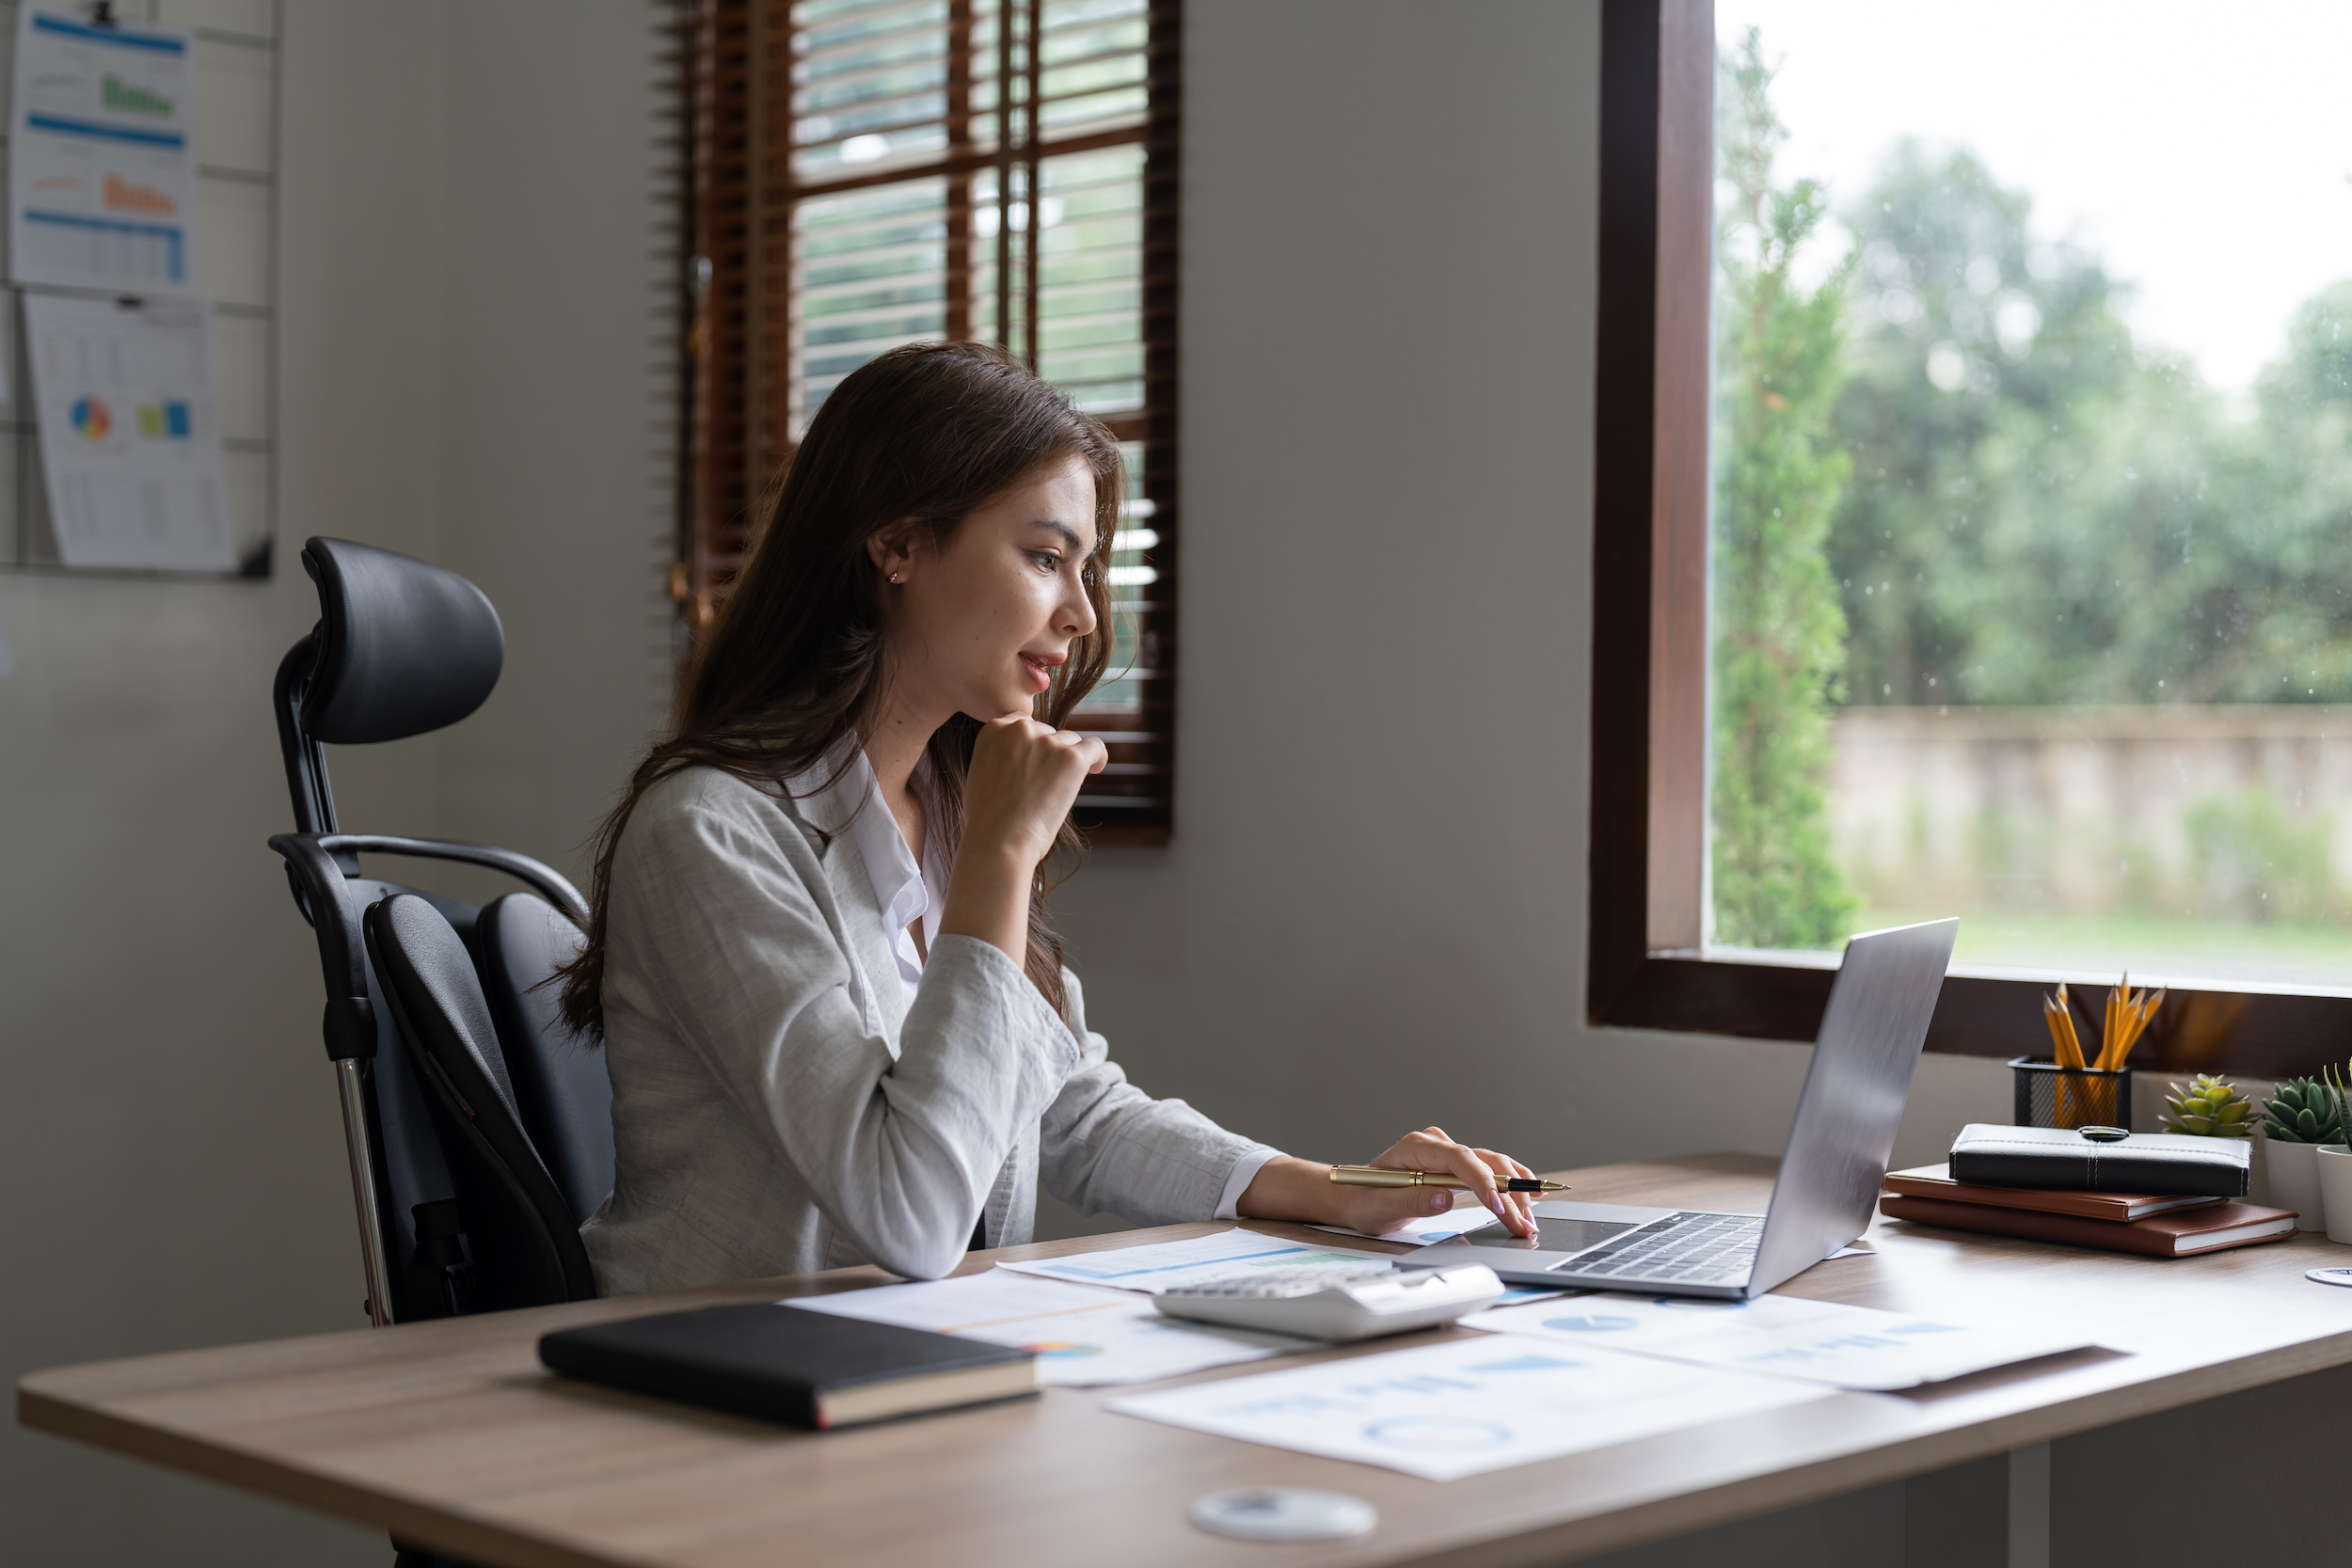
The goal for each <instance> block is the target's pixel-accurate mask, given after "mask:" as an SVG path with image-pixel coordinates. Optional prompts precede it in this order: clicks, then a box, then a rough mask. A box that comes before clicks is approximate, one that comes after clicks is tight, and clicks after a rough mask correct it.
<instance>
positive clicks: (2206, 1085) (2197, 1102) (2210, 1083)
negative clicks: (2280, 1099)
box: [2164, 1072, 2254, 1138]
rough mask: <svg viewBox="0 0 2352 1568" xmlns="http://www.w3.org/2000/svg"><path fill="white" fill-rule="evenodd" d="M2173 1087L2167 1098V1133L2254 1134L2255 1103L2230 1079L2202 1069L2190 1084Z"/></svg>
mask: <svg viewBox="0 0 2352 1568" xmlns="http://www.w3.org/2000/svg"><path fill="white" fill-rule="evenodd" d="M2169 1087H2170V1089H2171V1091H2172V1092H2171V1093H2169V1094H2168V1095H2166V1096H2165V1097H2164V1130H2165V1131H2166V1132H2184V1133H2187V1134H2189V1135H2191V1136H2193V1137H2199V1138H2250V1137H2252V1136H2253V1135H2254V1102H2253V1101H2250V1100H2249V1099H2247V1098H2246V1097H2245V1096H2244V1095H2242V1094H2240V1093H2238V1090H2237V1085H2235V1084H2233V1083H2231V1082H2230V1081H2229V1080H2228V1079H2227V1078H2221V1077H2217V1076H2216V1075H2214V1074H2213V1073H2210V1072H2201V1073H2199V1074H2198V1075H2197V1076H2196V1078H2195V1079H2194V1080H2193V1081H2191V1082H2190V1083H2187V1084H2185V1085H2184V1084H2173V1085H2169Z"/></svg>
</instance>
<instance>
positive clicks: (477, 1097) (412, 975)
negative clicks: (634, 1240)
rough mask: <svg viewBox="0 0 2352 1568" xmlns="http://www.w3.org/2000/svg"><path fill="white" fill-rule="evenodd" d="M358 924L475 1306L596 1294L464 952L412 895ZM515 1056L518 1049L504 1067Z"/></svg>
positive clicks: (576, 1222) (384, 903)
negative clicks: (467, 1263) (436, 1143)
mask: <svg viewBox="0 0 2352 1568" xmlns="http://www.w3.org/2000/svg"><path fill="white" fill-rule="evenodd" d="M501 902H504V900H501ZM534 902H535V900H534ZM546 907H547V906H545V905H544V904H543V905H541V906H540V908H542V909H545V908H546ZM549 912H550V913H551V912H553V911H549ZM484 913H485V915H486V914H487V913H488V911H484ZM361 925H362V927H363V929H364V931H365V933H366V937H367V944H368V958H369V960H370V961H371V962H373V964H374V966H375V973H376V976H377V978H378V980H380V981H381V982H382V984H383V988H384V999H385V1000H386V1001H387V1002H389V1003H390V1004H391V1009H392V1017H393V1020H394V1021H395V1022H397V1023H398V1024H399V1026H400V1035H401V1039H402V1042H403V1043H404V1044H405V1045H406V1046H407V1047H408V1048H409V1050H410V1051H411V1053H413V1059H414V1061H415V1064H416V1066H417V1067H418V1069H420V1071H421V1073H422V1074H423V1076H424V1079H425V1082H426V1085H427V1087H428V1089H429V1090H430V1094H429V1096H428V1099H429V1103H430V1105H431V1108H432V1113H433V1117H434V1122H435V1128H436V1131H437V1132H439V1134H440V1143H441V1153H442V1156H443V1158H444V1159H445V1160H447V1162H448V1164H449V1169H450V1175H451V1177H452V1178H453V1187H454V1189H455V1192H456V1196H457V1214H458V1218H459V1221H460V1223H461V1224H462V1225H463V1227H464V1228H465V1233H466V1236H467V1238H468V1240H469V1242H470V1243H471V1251H472V1258H473V1280H472V1284H473V1291H474V1299H473V1306H475V1307H477V1308H479V1309H481V1310H485V1311H495V1310H497V1309H499V1308H501V1307H539V1306H544V1305H546V1304H547V1303H549V1302H557V1301H584V1300H586V1299H588V1298H589V1297H591V1296H594V1295H595V1294H596V1276H595V1275H593V1274H591V1273H590V1272H589V1268H588V1254H587V1251H586V1249H585V1248H583V1247H582V1246H581V1245H580V1217H579V1216H578V1215H576V1214H575V1213H574V1212H573V1203H572V1200H571V1199H569V1198H567V1197H566V1196H564V1193H563V1191H562V1190H561V1189H560V1188H559V1187H558V1186H557V1185H556V1181H555V1178H554V1177H552V1176H550V1175H549V1174H548V1167H547V1165H546V1164H545V1163H544V1162H542V1161H541V1159H540V1158H539V1150H538V1148H536V1147H535V1146H534V1145H533V1143H532V1138H531V1135H530V1134H529V1133H528V1132H525V1131H524V1130H523V1118H522V1112H521V1110H520V1108H519V1107H520V1104H521V1096H520V1095H519V1094H518V1093H517V1090H518V1089H519V1088H520V1083H519V1082H518V1080H519V1079H520V1078H521V1076H522V1075H521V1074H518V1073H512V1072H510V1070H509V1066H510V1064H509V1061H508V1058H507V1054H506V1053H505V1052H503V1051H501V1049H500V1048H499V1032H498V1029H497V1026H496V1025H495V1024H493V1023H492V1022H491V1021H490V1004H489V1000H488V999H487V998H486V997H485V995H484V994H483V989H482V981H481V976H480V975H479V974H476V972H475V970H474V959H473V955H472V954H471V953H469V952H468V951H467V950H466V944H465V942H464V941H463V940H461V939H460V938H459V937H458V935H457V932H456V931H455V930H454V929H453V927H451V926H450V923H449V922H448V921H447V920H445V919H443V918H442V916H441V912H440V911H438V910H437V909H435V908H434V907H433V906H432V905H431V904H430V903H427V902H426V901H425V900H424V899H423V898H421V897H419V896H418V895H415V894H413V893H396V894H394V895H391V896H390V897H389V898H385V899H380V900H378V901H377V902H376V903H374V904H372V905H370V906H369V907H368V911H367V913H366V915H365V916H363V917H362V920H361ZM543 973H544V972H543ZM522 1057H523V1053H519V1052H518V1053H516V1063H515V1064H514V1065H516V1066H519V1065H520V1061H521V1059H522ZM605 1141H606V1143H607V1144H608V1145H609V1144H610V1143H611V1142H612V1138H611V1135H610V1133H608V1134H607V1135H606V1139H605Z"/></svg>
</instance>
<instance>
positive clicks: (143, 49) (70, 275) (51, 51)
mask: <svg viewBox="0 0 2352 1568" xmlns="http://www.w3.org/2000/svg"><path fill="white" fill-rule="evenodd" d="M15 85H16V97H15V101H14V102H15V111H14V113H13V114H12V115H11V117H10V120H9V133H10V135H9V145H8V190H9V198H8V246H9V255H10V257H11V258H12V272H11V277H12V280H13V281H15V282H17V283H20V284H32V285H35V286H44V285H45V286H48V287H52V288H68V289H101V290H106V291H110V292H113V293H131V294H139V295H143V296H144V295H155V294H164V295H189V294H193V293H195V292H196V257H195V254H194V240H195V226H196V157H195V153H194V150H193V148H192V146H191V142H192V139H193V129H194V126H195V122H196V116H195V113H194V109H195V105H194V103H193V102H192V100H193V98H194V96H195V87H196V73H195V71H194V69H193V68H192V66H191V64H190V55H189V51H188V35H187V34H186V33H184V32H174V31H171V30H169V29H166V28H160V27H148V26H141V27H132V26H127V25H119V24H110V25H100V24H95V23H91V22H88V21H87V20H85V19H83V18H81V17H78V16H71V15H61V14H59V13H57V12H55V11H45V10H37V9H35V8H33V7H32V6H29V5H28V6H24V7H23V8H21V9H20V10H19V12H18V15H17V28H16V83H15Z"/></svg>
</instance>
